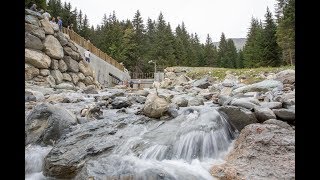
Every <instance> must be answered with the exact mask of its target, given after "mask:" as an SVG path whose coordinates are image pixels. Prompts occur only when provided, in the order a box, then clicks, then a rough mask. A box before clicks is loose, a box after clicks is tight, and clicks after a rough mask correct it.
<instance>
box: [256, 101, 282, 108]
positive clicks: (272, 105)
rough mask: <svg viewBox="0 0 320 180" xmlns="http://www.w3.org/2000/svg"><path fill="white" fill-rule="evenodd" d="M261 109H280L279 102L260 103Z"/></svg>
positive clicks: (280, 104)
mask: <svg viewBox="0 0 320 180" xmlns="http://www.w3.org/2000/svg"><path fill="white" fill-rule="evenodd" d="M260 105H261V107H264V108H269V109H280V108H282V103H281V102H260Z"/></svg>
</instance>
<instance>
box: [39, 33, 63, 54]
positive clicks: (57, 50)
mask: <svg viewBox="0 0 320 180" xmlns="http://www.w3.org/2000/svg"><path fill="white" fill-rule="evenodd" d="M43 45H44V51H45V53H46V54H47V55H48V56H50V57H52V58H54V59H62V58H63V56H64V53H63V48H62V46H61V44H60V42H59V41H58V40H57V39H56V38H55V37H54V36H52V35H47V36H46V38H45V40H44V42H43Z"/></svg>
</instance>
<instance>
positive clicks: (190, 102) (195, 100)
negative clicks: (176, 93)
mask: <svg viewBox="0 0 320 180" xmlns="http://www.w3.org/2000/svg"><path fill="white" fill-rule="evenodd" d="M200 105H204V102H203V99H202V98H199V97H191V98H190V99H189V100H188V106H200Z"/></svg>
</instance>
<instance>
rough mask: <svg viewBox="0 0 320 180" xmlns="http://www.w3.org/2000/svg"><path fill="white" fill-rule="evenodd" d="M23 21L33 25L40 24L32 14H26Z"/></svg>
mask: <svg viewBox="0 0 320 180" xmlns="http://www.w3.org/2000/svg"><path fill="white" fill-rule="evenodd" d="M24 21H25V22H26V23H29V24H32V25H35V26H40V23H39V20H38V18H36V17H34V16H31V15H26V16H25V17H24Z"/></svg>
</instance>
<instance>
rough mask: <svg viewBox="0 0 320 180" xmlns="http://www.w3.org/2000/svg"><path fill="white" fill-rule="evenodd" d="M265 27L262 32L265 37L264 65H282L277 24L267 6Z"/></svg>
mask: <svg viewBox="0 0 320 180" xmlns="http://www.w3.org/2000/svg"><path fill="white" fill-rule="evenodd" d="M265 18H266V19H265V23H264V29H263V31H262V32H263V33H262V38H263V41H262V42H263V43H262V44H263V45H262V46H263V52H262V57H263V59H262V63H261V65H262V66H280V65H281V60H280V47H279V46H278V43H277V39H276V29H277V26H276V24H275V23H274V21H273V18H272V14H271V12H270V10H269V8H267V13H266V15H265Z"/></svg>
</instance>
